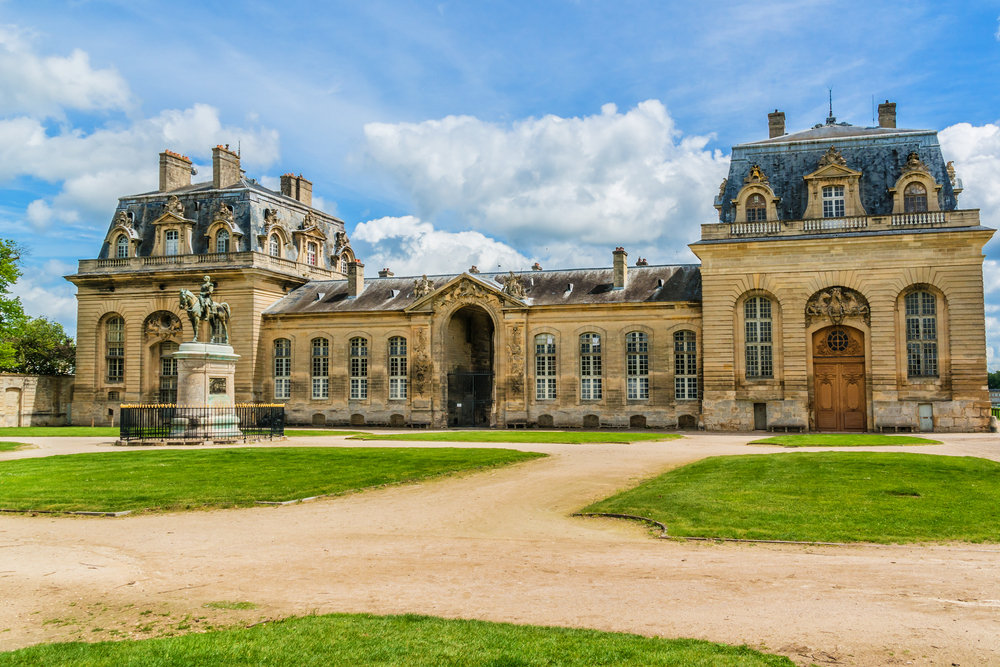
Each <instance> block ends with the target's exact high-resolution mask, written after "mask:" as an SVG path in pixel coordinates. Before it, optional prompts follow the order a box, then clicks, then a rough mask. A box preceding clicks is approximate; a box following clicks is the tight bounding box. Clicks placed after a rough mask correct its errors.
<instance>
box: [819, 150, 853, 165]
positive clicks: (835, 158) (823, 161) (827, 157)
mask: <svg viewBox="0 0 1000 667" xmlns="http://www.w3.org/2000/svg"><path fill="white" fill-rule="evenodd" d="M831 164H839V165H840V166H842V167H846V166H847V160H845V159H844V156H843V155H841V153H840V151H838V150H837V147H836V146H830V150H828V151H827V152H826V153H824V155H823V157H821V158H820V159H819V168H823V167H826V166H827V165H831Z"/></svg>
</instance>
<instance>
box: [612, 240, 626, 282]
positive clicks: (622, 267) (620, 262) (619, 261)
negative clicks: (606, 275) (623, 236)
mask: <svg viewBox="0 0 1000 667" xmlns="http://www.w3.org/2000/svg"><path fill="white" fill-rule="evenodd" d="M614 256H615V289H616V290H618V289H625V285H627V284H628V253H627V252H625V248H615V252H614Z"/></svg>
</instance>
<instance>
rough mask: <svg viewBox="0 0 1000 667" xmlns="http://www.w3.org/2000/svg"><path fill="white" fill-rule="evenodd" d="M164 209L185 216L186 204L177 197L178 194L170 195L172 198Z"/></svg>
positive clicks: (176, 215) (180, 216) (174, 214)
mask: <svg viewBox="0 0 1000 667" xmlns="http://www.w3.org/2000/svg"><path fill="white" fill-rule="evenodd" d="M164 211H165V212H166V213H169V214H170V215H173V216H175V217H178V218H183V217H184V204H182V203H181V200H180V199H178V198H177V195H170V199H168V200H167V205H166V207H165V209H164Z"/></svg>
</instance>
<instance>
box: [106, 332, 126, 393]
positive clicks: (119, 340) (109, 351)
mask: <svg viewBox="0 0 1000 667" xmlns="http://www.w3.org/2000/svg"><path fill="white" fill-rule="evenodd" d="M105 330H106V333H105V341H106V343H107V347H106V348H105V349H106V352H105V359H106V361H107V367H108V382H122V381H123V380H124V379H125V320H123V319H122V318H120V317H118V316H115V317H112V318H111V319H109V320H108V322H107V324H106V325H105Z"/></svg>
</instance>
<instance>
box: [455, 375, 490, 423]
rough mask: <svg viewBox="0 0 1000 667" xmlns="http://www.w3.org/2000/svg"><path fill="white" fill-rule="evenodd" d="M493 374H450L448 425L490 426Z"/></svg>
mask: <svg viewBox="0 0 1000 667" xmlns="http://www.w3.org/2000/svg"><path fill="white" fill-rule="evenodd" d="M492 413H493V373H448V425H449V426H489V425H490V417H491V415H492Z"/></svg>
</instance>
